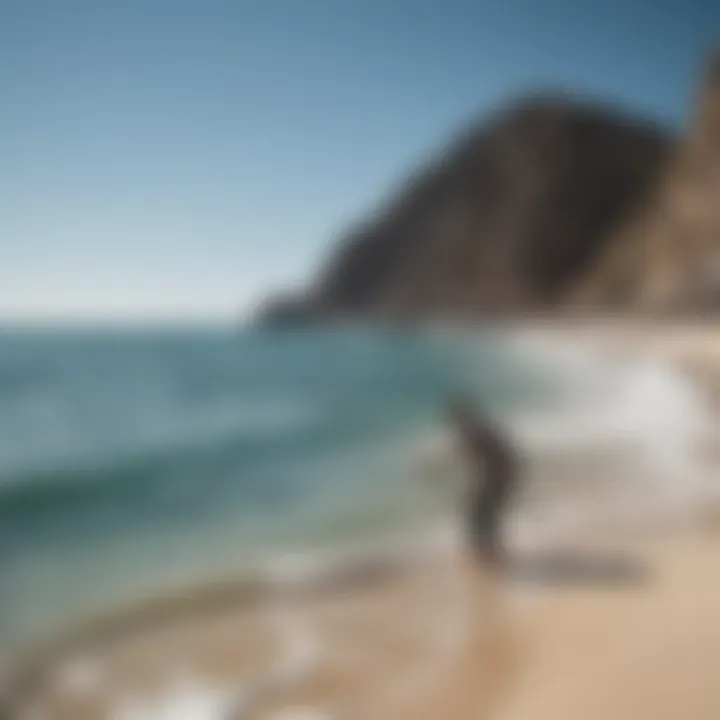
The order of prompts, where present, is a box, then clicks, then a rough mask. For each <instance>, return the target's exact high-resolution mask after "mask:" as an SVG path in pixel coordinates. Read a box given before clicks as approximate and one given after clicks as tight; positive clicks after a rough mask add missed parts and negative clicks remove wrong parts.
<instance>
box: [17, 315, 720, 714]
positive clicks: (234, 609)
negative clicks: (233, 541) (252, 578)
mask: <svg viewBox="0 0 720 720" xmlns="http://www.w3.org/2000/svg"><path fill="white" fill-rule="evenodd" d="M559 332H563V331H562V330H560V331H559ZM603 333H604V335H605V337H603V342H607V341H608V340H610V341H611V343H614V342H615V340H619V341H620V342H619V343H618V345H617V346H618V347H624V348H628V347H632V346H633V343H636V345H637V346H639V343H638V340H639V339H640V336H639V335H638V334H637V333H633V332H632V331H628V332H627V333H621V334H617V333H616V332H615V331H614V330H613V331H610V330H607V331H603ZM603 333H600V335H598V333H592V332H589V331H588V333H587V339H588V340H594V341H597V339H598V337H600V336H602V335H603ZM576 334H577V336H578V337H582V335H583V333H582V332H578V333H576ZM642 340H643V343H644V344H643V347H644V348H647V349H650V350H651V351H652V353H653V354H654V355H655V354H656V355H657V356H658V357H663V358H664V359H667V360H669V361H673V362H680V363H681V364H683V365H684V366H685V367H688V368H689V369H691V370H692V371H695V372H698V371H702V373H701V374H703V380H704V381H705V382H706V383H708V384H706V385H705V387H710V385H713V384H714V383H715V382H716V380H714V378H715V377H716V375H715V373H717V372H718V369H720V339H718V338H717V337H716V336H715V333H710V332H709V331H708V330H706V329H704V328H698V329H696V330H688V329H685V330H682V331H681V330H678V331H677V332H676V333H673V332H667V331H663V332H662V333H660V332H659V331H658V332H657V333H655V334H653V331H647V330H645V331H643V335H642ZM715 515H716V514H715V513H714V511H713V510H712V508H709V507H708V508H706V510H705V511H704V512H703V513H702V514H701V516H700V517H698V518H696V519H695V520H694V521H693V522H692V523H684V524H682V525H673V526H672V527H670V526H667V527H653V528H652V529H647V530H645V531H637V532H634V533H627V534H619V533H618V534H612V536H611V537H608V536H602V535H595V536H593V537H591V538H589V539H588V538H585V539H583V540H582V542H580V541H579V540H577V539H575V540H572V541H571V540H566V541H564V542H557V543H555V544H553V545H551V546H550V545H548V546H546V547H544V548H541V549H540V550H538V551H537V553H535V554H534V555H532V556H522V555H517V556H515V558H514V565H512V564H511V566H510V568H509V569H508V570H507V571H506V572H505V573H504V574H501V573H497V572H492V571H489V570H488V569H487V568H482V567H480V566H478V564H477V563H475V562H473V561H471V560H470V559H469V558H468V557H467V555H466V553H465V552H464V550H463V547H462V544H461V543H456V544H453V545H452V547H445V548H443V549H442V550H437V551H436V552H434V553H430V554H427V555H425V556H423V557H422V559H418V560H416V561H413V562H404V563H396V564H390V565H387V566H385V567H382V568H379V569H377V568H376V570H375V571H373V572H363V573H358V574H357V575H356V576H350V577H346V578H343V579H342V580H341V581H338V582H332V583H317V584H315V585H310V586H308V585H302V586H301V585H298V586H297V587H295V586H293V584H292V582H290V583H288V584H286V585H285V586H283V590H282V592H276V593H268V594H265V595H263V596H262V597H253V598H244V599H241V598H240V597H239V596H237V595H236V594H234V593H233V592H232V591H231V590H228V591H227V592H219V593H217V594H216V596H215V597H214V599H212V600H211V601H208V599H207V598H205V600H201V601H198V602H197V603H191V604H188V605H187V607H184V608H181V609H180V611H176V612H172V613H162V612H160V613H157V615H158V618H159V619H158V618H155V619H154V620H153V621H152V622H146V623H135V622H129V623H128V624H127V625H126V626H125V627H124V628H123V627H122V625H120V626H118V628H119V629H118V628H116V629H115V631H113V632H110V633H105V634H103V636H102V637H101V636H98V635H96V636H94V637H93V635H92V633H90V634H89V635H87V636H86V638H85V640H84V641H83V642H82V643H75V644H73V643H68V644H67V645H66V647H64V648H63V650H62V652H57V653H56V654H55V655H54V657H53V658H52V659H51V660H47V659H46V661H45V662H43V663H40V664H39V665H36V666H35V667H34V668H33V670H32V672H31V673H27V674H26V675H25V676H24V678H23V680H22V682H21V683H20V684H16V685H15V686H13V687H12V690H11V693H10V695H9V697H10V698H11V701H10V705H9V706H8V711H9V713H10V717H12V718H16V717H17V718H27V719H28V720H42V719H43V718H47V719H49V720H105V719H107V720H151V719H152V720H159V719H161V718H162V719H165V718H177V719H178V720H182V719H184V718H187V719H188V720H190V719H191V718H192V719H193V720H204V719H205V718H207V720H211V719H214V718H217V719H218V720H230V719H231V718H237V719H240V718H245V719H247V720H250V719H251V718H252V719H256V720H271V719H272V718H275V719H276V720H281V719H283V718H284V719H285V720H291V718H295V719H296V720H301V719H304V720H311V718H315V719H316V720H319V719H320V718H355V719H357V720H411V719H412V720H445V719H453V720H466V719H467V720H471V719H472V720H477V719H479V718H497V719H498V720H577V718H583V720H646V719H647V720H717V718H720V686H718V682H717V680H718V677H720V621H718V618H717V608H718V607H720V573H718V567H719V566H718V555H719V554H720V530H719V529H720V524H719V523H718V522H717V518H716V517H715ZM553 557H564V558H566V559H567V558H570V559H571V563H570V570H569V571H566V572H564V573H559V574H558V572H551V571H549V570H548V568H551V567H555V569H556V570H557V567H556V566H551V565H549V564H548V559H551V558H553ZM603 558H605V559H608V558H609V559H610V561H609V564H608V563H605V565H602V563H601V565H598V563H597V561H598V559H603ZM618 562H619V563H620V565H618ZM564 567H565V566H564ZM598 567H605V568H606V570H607V568H609V569H610V570H609V572H599V573H598V572H597V568H598ZM618 567H621V568H622V567H625V568H630V569H631V570H632V571H633V572H630V573H629V574H628V573H620V574H617V573H614V570H613V568H614V569H615V570H617V568H618ZM583 568H584V569H585V572H583ZM593 568H594V569H593ZM533 569H534V570H535V571H536V572H534V573H533V572H532V571H533ZM528 571H531V572H528Z"/></svg>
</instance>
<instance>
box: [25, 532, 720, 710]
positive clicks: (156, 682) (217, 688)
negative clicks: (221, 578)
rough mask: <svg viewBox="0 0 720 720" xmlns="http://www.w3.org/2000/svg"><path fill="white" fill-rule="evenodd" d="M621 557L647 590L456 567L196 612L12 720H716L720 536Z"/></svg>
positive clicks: (132, 639) (101, 657)
mask: <svg viewBox="0 0 720 720" xmlns="http://www.w3.org/2000/svg"><path fill="white" fill-rule="evenodd" d="M589 549H590V548H589V546H588V547H586V548H584V549H583V548H578V547H573V548H572V552H574V553H576V554H577V555H578V556H579V557H581V556H582V555H583V553H584V552H587V551H588V550H589ZM592 549H593V550H594V551H597V549H598V545H597V544H595V545H594V546H593V548H592ZM605 549H607V546H606V545H603V551H604V550H605ZM618 550H620V551H621V552H622V553H624V554H625V556H626V557H631V558H632V560H633V562H637V563H640V564H641V566H642V567H643V569H644V570H646V571H647V572H646V573H645V574H644V575H643V577H642V579H640V580H639V581H637V582H636V581H628V582H618V583H612V582H602V581H600V582H593V581H592V578H584V579H583V578H575V579H573V578H572V576H571V577H569V578H565V579H564V581H557V579H555V580H552V579H548V580H547V581H546V582H542V581H540V582H534V583H530V582H529V581H524V580H523V579H522V578H521V579H517V578H515V579H507V578H505V579H498V577H497V576H494V575H491V574H487V573H483V572H480V571H479V570H478V568H477V567H476V566H475V565H474V564H472V563H470V562H468V561H467V560H465V559H463V557H462V555H461V554H458V553H457V552H455V553H452V554H449V555H444V556H443V557H437V558H435V559H433V560H429V561H427V562H425V563H423V564H422V565H418V566H416V567H413V568H408V569H406V570H404V571H398V572H395V573H391V574H388V575H381V576H378V577H374V578H372V579H368V581H367V582H364V583H360V584H352V585H351V586H346V587H341V586H339V587H335V588H333V589H327V590H324V591H322V592H319V593H315V594H313V593H310V594H307V595H305V596H303V595H302V594H300V595H296V596H295V597H289V596H286V597H285V599H284V600H283V601H282V602H281V601H278V600H276V601H274V602H273V603H270V604H262V605H261V604H253V605H250V606H247V605H245V604H240V605H237V606H233V604H232V603H230V604H229V605H228V606H227V607H225V608H218V607H215V608H214V609H213V610H212V611H209V610H208V611H200V609H198V612H195V613H194V614H193V613H190V614H188V615H186V616H185V617H182V618H176V619H175V620H173V621H172V622H169V623H165V624H163V623H160V624H159V625H157V626H155V627H153V628H145V629H144V630H143V631H142V632H138V633H135V634H132V633H125V634H120V635H118V636H117V637H116V638H115V639H114V640H112V641H109V640H107V639H106V640H105V641H104V642H103V643H102V644H101V645H99V646H96V647H92V646H87V647H86V648H85V649H84V650H83V651H78V652H76V653H70V654H69V655H68V656H67V657H65V658H64V660H63V661H62V662H59V663H57V664H56V665H55V666H54V668H52V669H51V671H49V672H48V673H47V674H45V675H44V677H43V678H42V679H41V680H39V681H38V683H37V684H36V686H35V687H34V688H33V691H32V692H31V693H29V694H27V695H26V697H25V698H24V700H25V702H24V703H23V705H24V706H23V708H22V712H20V711H18V712H17V713H16V716H17V717H28V718H38V719H40V718H51V719H52V720H65V719H66V718H67V719H68V720H95V719H100V718H103V719H104V718H109V719H110V720H114V719H115V718H119V719H120V720H126V718H127V719H129V720H130V719H133V718H138V720H140V719H142V718H151V717H152V718H166V717H177V718H178V720H180V718H185V717H187V718H197V720H202V719H203V718H207V719H208V720H210V718H222V719H223V720H225V719H226V718H232V717H237V718H248V719H249V718H257V719H258V720H260V719H267V720H270V719H271V718H278V719H279V718H286V720H287V719H289V718H292V717H295V718H298V719H299V718H311V717H315V718H321V717H336V718H358V719H360V718H372V719H375V718H377V719H378V720H379V719H382V718H387V719H388V720H405V719H407V720H410V719H411V718H412V719H413V720H443V719H445V718H453V719H455V720H465V719H466V718H467V719H468V720H470V719H471V718H472V719H473V720H477V719H478V718H498V720H545V719H546V718H547V720H577V718H580V717H581V718H583V719H584V720H595V719H597V720H601V719H602V720H607V719H608V718H612V719H613V720H643V719H645V718H647V719H648V720H664V719H665V718H667V719H668V720H675V719H677V720H716V719H717V718H718V717H720V685H719V684H718V682H717V680H718V677H720V620H718V617H717V608H718V607H720V572H718V568H719V567H720V566H719V564H718V557H719V556H720V533H718V532H717V531H716V530H715V529H714V523H713V524H711V525H709V526H708V527H707V528H695V529H693V530H687V529H686V530H682V531H680V530H678V531H674V532H673V533H672V534H663V535H660V536H656V537H650V538H634V539H632V540H628V541H626V542H615V543H614V544H613V551H618ZM539 557H540V558H541V557H542V556H539ZM173 702H174V703H176V705H175V706H173V705H172V703H173ZM193 705H195V707H196V712H195V714H191V713H190V710H191V709H192V707H193ZM173 707H175V708H176V709H175V710H173V709H172V708H173ZM149 710H154V712H155V714H154V715H150V714H143V712H146V711H149ZM300 710H303V711H304V712H306V714H305V715H303V714H299V712H300ZM310 710H312V711H313V712H315V713H316V714H315V715H312V714H310V713H309V711H310ZM291 711H292V712H291ZM162 712H165V713H166V714H162ZM183 712H185V713H187V714H186V715H185V714H182V713H183ZM232 712H235V713H236V714H235V715H233V714H232ZM168 713H169V714H168ZM321 713H326V714H324V715H323V714H321Z"/></svg>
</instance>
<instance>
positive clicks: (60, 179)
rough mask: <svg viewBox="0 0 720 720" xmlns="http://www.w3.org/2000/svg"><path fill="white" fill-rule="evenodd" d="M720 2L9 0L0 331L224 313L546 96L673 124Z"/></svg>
mask: <svg viewBox="0 0 720 720" xmlns="http://www.w3.org/2000/svg"><path fill="white" fill-rule="evenodd" d="M717 41H720V2H716V1H715V0H689V1H688V0H686V1H685V2H681V1H680V0H602V1H600V0H593V1H587V2H586V1H585V0H546V1H544V0H502V1H501V0H433V1H430V0H112V1H111V0H0V322H26V321H27V322H45V321H57V320H70V321H75V320H78V321H82V320H93V321H98V320H99V321H105V320H130V321H138V322H142V321H154V320H158V321H165V320H172V321H184V320H188V321H193V322H195V321H200V322H205V321H225V320H230V319H233V318H235V317H237V316H241V315H242V314H243V313H245V312H247V311H248V309H249V308H251V307H253V306H254V304H255V303H256V302H257V301H258V299H261V298H262V297H264V296H266V295H267V294H272V293H273V292H275V291H278V290H282V289H284V288H293V287H298V286H299V285H301V284H302V283H303V282H305V281H306V280H307V279H309V278H310V277H311V276H312V274H313V273H314V272H315V271H316V269H317V267H318V264H319V263H320V262H321V261H322V259H323V257H324V256H325V253H326V252H327V249H328V247H329V246H330V244H331V242H332V240H333V238H335V237H336V236H337V234H338V233H339V232H340V231H341V230H342V229H343V227H346V226H348V225H349V224H351V223H352V222H353V221H355V220H357V219H358V218H361V217H362V216H363V214H364V213H365V212H367V211H368V210H371V209H372V208H373V207H374V206H375V205H376V204H378V203H379V202H381V201H382V199H383V197H384V196H386V194H387V193H388V191H389V190H390V189H391V188H392V187H393V185H394V184H395V183H396V182H397V181H398V180H401V179H402V178H403V176H404V175H406V174H407V173H408V172H409V171H410V170H412V169H413V168H414V167H416V166H417V165H418V164H420V163H422V161H423V159H425V158H426V157H428V155H430V154H431V153H432V152H433V151H434V150H436V149H437V148H438V147H439V146H440V145H441V144H443V143H444V142H446V141H447V140H448V139H449V138H451V137H452V135H453V133H455V132H456V131H457V130H458V129H460V128H461V127H463V126H464V125H466V124H467V123H468V122H469V121H472V120H473V119H475V118H478V117H482V116H483V114H484V113H488V112H490V111H492V110H494V109H496V108H497V107H498V106H499V105H501V104H502V103H503V102H506V101H507V100H508V99H510V98H512V97H513V96H515V95H517V94H519V93H522V92H523V91H526V90H528V89H533V88H536V87H538V86H542V87H548V86H550V87H560V88H564V89H567V90H571V91H577V92H581V93H583V94H585V95H590V96H597V97H598V98H600V99H605V100H613V101H616V102H618V103H621V104H623V105H625V106H627V107H628V108H630V109H634V110H637V111H638V112H640V113H645V114H648V115H652V116H654V117H656V118H657V119H659V120H661V121H662V122H665V123H667V124H668V125H669V126H677V127H679V126H680V125H681V123H682V121H683V117H684V114H685V111H686V106H687V103H688V101H689V99H690V97H691V95H692V90H693V83H694V81H695V79H696V75H697V70H698V66H699V64H700V62H701V61H702V58H703V56H704V54H705V53H706V51H707V49H708V48H709V47H710V46H711V45H712V43H713V42H717Z"/></svg>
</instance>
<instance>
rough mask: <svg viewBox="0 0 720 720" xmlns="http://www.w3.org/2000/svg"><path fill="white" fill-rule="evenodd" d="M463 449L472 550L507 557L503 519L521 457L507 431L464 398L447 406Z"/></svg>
mask: <svg viewBox="0 0 720 720" xmlns="http://www.w3.org/2000/svg"><path fill="white" fill-rule="evenodd" d="M447 416H448V420H449V422H450V425H451V428H452V429H453V431H454V434H455V436H456V437H457V440H458V441H459V444H460V451H461V453H462V455H463V457H464V459H465V461H466V463H467V464H468V465H469V468H468V472H469V475H470V477H469V486H468V488H467V495H466V497H465V503H466V507H465V512H466V515H465V517H466V529H467V532H468V535H469V541H470V544H471V549H472V551H473V552H474V553H475V554H476V556H477V557H479V558H480V559H481V560H483V561H485V562H490V563H492V564H498V563H500V562H501V561H502V560H503V558H504V550H503V547H502V541H501V533H502V521H503V517H504V516H505V514H506V511H507V508H508V504H509V501H510V499H511V497H512V494H513V491H514V489H515V485H516V483H517V474H518V460H517V456H516V453H515V450H514V448H513V447H512V445H511V443H510V441H509V440H508V438H507V437H506V436H505V434H504V433H503V432H502V431H501V430H500V429H499V428H498V427H497V426H496V425H495V423H494V422H493V421H491V420H490V418H489V417H487V416H486V415H485V414H484V413H483V412H481V411H480V410H479V409H476V408H475V407H473V406H472V405H471V404H470V403H469V402H468V401H466V400H464V399H460V400H453V401H452V402H451V403H450V404H449V406H448V409H447Z"/></svg>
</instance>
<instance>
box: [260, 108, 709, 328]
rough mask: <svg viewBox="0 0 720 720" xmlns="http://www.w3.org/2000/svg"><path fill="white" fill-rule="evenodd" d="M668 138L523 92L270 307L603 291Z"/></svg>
mask: <svg viewBox="0 0 720 720" xmlns="http://www.w3.org/2000/svg"><path fill="white" fill-rule="evenodd" d="M672 149H673V143H672V141H671V140H670V139H669V138H668V137H667V136H666V135H665V134H664V133H663V132H662V131H660V130H659V129H658V127H657V126H655V125H653V124H651V123H647V122H643V121H639V120H630V119H628V118H626V117H623V116H619V115H618V114H616V113H613V112H611V111H610V110H608V109H605V108H601V107H597V106H594V105H590V104H584V103H580V102H578V101H574V100H571V99H567V98H564V97H560V96H536V97H532V98H529V99H527V100H525V101H523V102H520V103H518V104H516V105H515V106H513V107H511V108H509V109H508V110H506V111H505V112H502V113H500V114H498V115H496V116H495V117H493V118H491V119H490V121H489V122H487V123H486V124H484V125H481V126H479V127H477V128H475V129H473V130H471V131H470V132H467V133H466V134H465V135H464V136H463V137H461V138H460V139H459V140H458V141H457V142H456V143H455V144H454V145H453V146H451V147H450V148H449V150H448V151H447V152H445V153H444V154H443V155H442V156H440V157H439V158H438V159H437V160H436V161H435V162H433V163H431V164H429V165H428V166H426V167H425V168H424V169H422V171H421V172H419V173H417V174H416V175H415V176H414V177H413V178H412V179H411V180H410V181H409V182H408V183H406V185H405V186H404V187H403V188H402V189H401V191H400V192H399V193H398V194H397V195H396V196H395V197H394V198H393V199H392V201H391V202H390V203H389V204H388V205H387V206H386V207H385V208H384V209H382V210H381V211H380V212H378V213H377V215H376V216H375V217H372V218H370V219H369V220H367V221H366V222H365V223H363V224H362V225H360V226H358V227H356V228H354V229H353V230H352V231H351V232H350V233H348V234H347V235H346V236H345V237H344V238H341V239H340V240H339V242H338V244H337V249H336V251H335V253H334V255H333V256H331V257H330V259H329V261H328V263H327V264H326V266H325V267H324V269H323V270H322V272H321V273H320V275H319V277H318V279H317V280H316V282H315V283H313V284H312V285H311V287H310V290H309V291H308V293H307V294H306V296H305V297H303V298H299V299H296V300H294V301H293V302H288V300H287V298H284V299H283V301H282V302H281V303H279V304H277V305H272V304H271V305H269V306H266V308H265V317H266V319H268V320H270V321H274V322H277V323H278V324H285V323H289V324H293V323H302V322H304V321H306V320H308V319H317V318H334V317H342V318H345V317H349V318H357V317H370V318H381V317H388V318H395V319H413V318H416V319H421V318H428V317H433V316H435V317H437V316H441V317H442V316H445V317H454V318H457V317H475V316H477V315H479V314H483V313H492V312H506V311H507V312H511V311H517V310H528V309H531V310H538V309H540V310H543V309H549V308H557V307H562V306H564V305H567V304H568V303H574V302H575V301H576V298H577V297H582V298H583V299H584V300H586V301H590V302H596V303H599V304H607V303H608V302H610V296H611V295H612V293H609V292H606V287H605V284H606V283H607V282H609V281H613V282H614V281H615V278H614V273H613V271H603V272H599V271H598V272H596V269H597V268H598V266H599V265H602V266H604V267H607V268H612V267H613V265H614V263H615V260H614V259H613V255H616V247H617V245H618V238H619V237H620V235H621V233H620V228H623V227H625V226H626V224H627V222H628V221H629V220H630V219H632V218H635V217H636V215H637V211H638V208H639V207H645V206H647V205H648V203H649V202H650V198H651V197H653V193H654V192H655V191H656V188H657V184H658V180H659V179H660V178H661V177H663V176H664V172H665V169H666V166H667V164H668V159H669V158H671V156H672V155H671V154H672ZM695 152H696V153H697V152H700V154H702V151H695ZM609 243H610V244H611V245H612V247H609ZM620 244H621V245H622V243H620ZM622 254H623V253H620V255H622ZM636 254H637V253H636ZM605 276H607V278H609V280H606V279H605ZM579 286H580V287H581V291H580V290H578V288H579Z"/></svg>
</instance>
